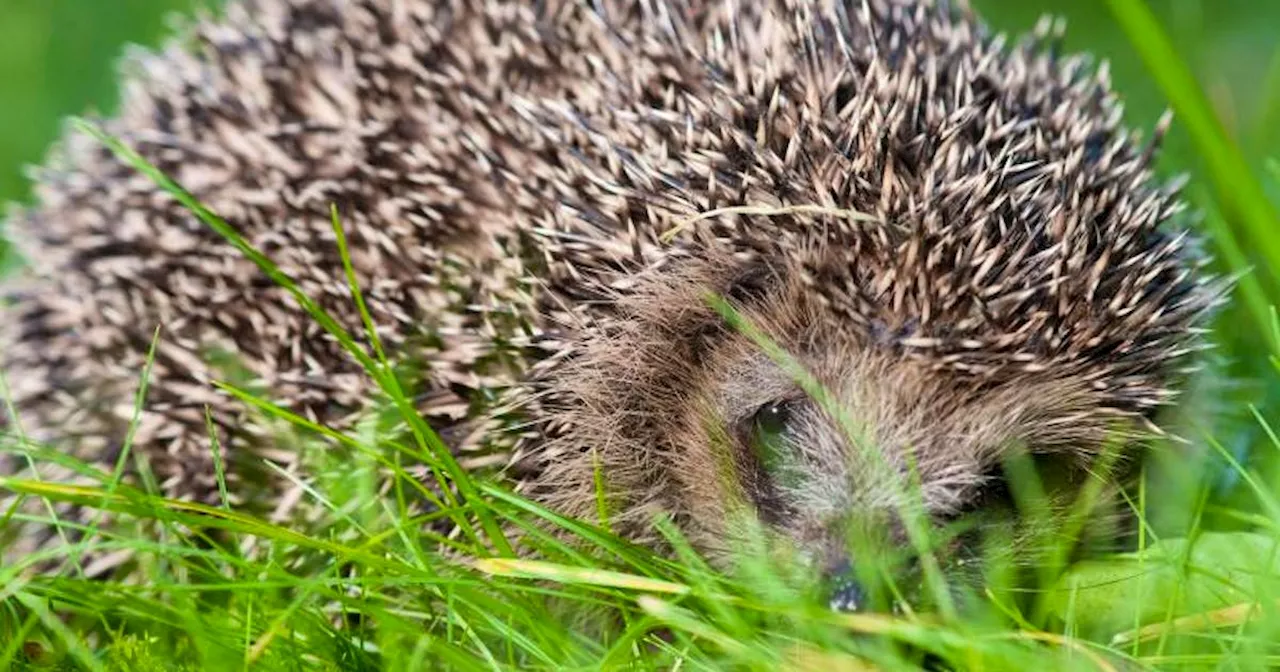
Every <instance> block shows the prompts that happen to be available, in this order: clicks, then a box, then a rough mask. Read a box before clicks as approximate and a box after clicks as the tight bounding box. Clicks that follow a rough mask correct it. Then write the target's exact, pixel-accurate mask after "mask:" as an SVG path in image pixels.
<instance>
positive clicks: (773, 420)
mask: <svg viewBox="0 0 1280 672" xmlns="http://www.w3.org/2000/svg"><path fill="white" fill-rule="evenodd" d="M790 422H791V404H790V403H788V402H777V403H772V404H767V405H765V406H761V407H760V410H758V411H756V414H755V417H753V418H752V419H751V424H752V428H753V429H754V430H755V433H756V435H757V436H760V435H768V436H772V435H777V434H785V433H786V432H787V429H788V425H789V423H790Z"/></svg>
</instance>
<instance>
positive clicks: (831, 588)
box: [827, 560, 867, 613]
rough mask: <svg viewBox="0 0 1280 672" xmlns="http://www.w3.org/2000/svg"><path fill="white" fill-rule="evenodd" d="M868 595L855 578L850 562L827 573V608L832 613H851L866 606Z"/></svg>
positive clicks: (839, 565)
mask: <svg viewBox="0 0 1280 672" xmlns="http://www.w3.org/2000/svg"><path fill="white" fill-rule="evenodd" d="M866 599H867V598H866V594H865V593H864V592H863V590H862V586H861V585H859V584H858V580H857V578H856V577H855V576H854V573H853V567H852V566H850V564H849V562H848V561H847V560H846V561H842V562H840V563H838V564H836V565H835V566H834V567H832V568H831V569H829V570H828V571H827V606H829V607H831V610H832V611H836V612H840V613H849V612H854V611H858V610H860V609H862V608H864V607H865V606H866Z"/></svg>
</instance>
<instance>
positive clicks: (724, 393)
mask: <svg viewBox="0 0 1280 672" xmlns="http://www.w3.org/2000/svg"><path fill="white" fill-rule="evenodd" d="M689 265H690V266H692V267H694V269H696V270H692V269H691V270H688V271H685V272H683V273H680V274H678V276H677V277H678V278H679V279H678V281H675V282H673V278H671V277H668V276H665V275H664V276H663V277H662V278H661V280H660V281H655V282H653V285H654V286H653V287H652V288H645V287H644V286H642V288H641V289H639V290H638V291H636V292H635V294H634V295H633V296H630V297H628V298H627V299H626V300H623V301H621V302H620V306H619V310H620V313H621V316H620V317H619V319H618V328H617V329H616V330H615V331H613V332H611V333H609V334H608V335H607V336H601V337H600V338H599V339H597V340H594V341H592V342H589V343H588V344H587V345H586V346H585V351H584V352H583V353H582V354H581V355H580V356H579V360H578V361H575V362H574V363H573V364H571V365H567V366H565V367H564V368H563V369H562V370H561V371H559V377H558V379H557V380H556V382H555V383H554V388H555V389H556V390H557V391H558V392H559V394H560V395H562V398H561V403H564V404H566V405H567V406H569V407H571V408H572V409H573V410H571V411H568V412H565V413H562V414H560V415H558V416H557V417H558V419H559V420H560V421H561V422H562V423H563V424H561V425H559V428H560V432H561V435H560V436H559V437H558V438H557V439H556V440H555V441H554V442H552V443H551V444H550V446H551V447H549V449H548V451H547V452H546V453H545V454H544V456H543V458H542V459H544V460H545V462H544V463H543V464H544V465H545V469H546V471H545V473H544V474H543V476H542V478H541V479H540V480H539V481H538V482H537V487H538V488H539V489H538V490H537V491H536V492H538V493H540V494H541V496H543V497H545V498H547V500H548V501H550V502H552V503H553V504H554V505H556V506H557V507H559V508H561V509H564V510H568V511H572V512H573V513H575V514H576V515H578V516H580V517H583V518H587V519H591V518H592V517H594V514H595V506H596V488H597V482H596V465H597V464H599V465H600V467H601V472H602V473H603V474H604V476H605V488H606V492H607V493H608V495H609V498H610V502H611V507H612V512H613V515H614V519H613V520H612V524H613V525H614V526H615V528H616V527H618V526H619V525H621V526H622V527H621V529H622V530H624V531H625V533H626V534H628V535H629V536H632V537H633V538H638V539H650V540H656V539H655V537H654V533H653V532H652V528H650V527H649V526H650V524H651V521H652V519H653V517H654V516H656V515H659V514H662V515H669V516H671V517H673V518H674V519H675V520H677V521H679V522H680V523H681V527H682V532H684V533H685V534H686V535H688V536H689V538H690V540H691V541H692V542H693V543H694V544H695V545H696V546H697V547H698V548H700V549H701V550H703V551H705V552H708V553H710V554H711V555H712V556H713V557H717V558H720V559H722V560H724V559H726V558H728V557H729V555H730V554H731V552H732V551H733V550H734V549H735V547H737V546H739V545H740V544H743V543H745V542H747V541H748V539H747V538H746V536H745V535H747V534H749V532H750V530H751V527H752V526H751V524H750V523H751V522H753V521H755V520H757V519H758V520H761V521H763V522H764V523H765V524H766V527H767V528H768V529H769V530H770V531H772V532H774V533H776V534H777V535H779V536H780V537H781V539H782V540H784V541H785V543H787V544H788V545H790V546H792V547H793V548H794V549H795V550H798V551H799V552H800V553H801V555H802V556H803V557H808V558H810V559H813V560H814V561H818V562H823V563H830V561H831V558H834V557H836V556H839V555H840V554H843V553H845V552H846V548H847V545H848V542H849V540H848V539H845V538H844V535H845V533H846V531H847V530H848V529H851V528H853V529H865V528H867V527H868V525H867V524H862V525H858V524H854V523H855V519H863V520H865V521H874V523H876V524H880V525H885V526H887V527H888V529H890V530H893V529H896V530H898V531H897V532H892V533H891V534H892V535H893V536H897V537H899V538H900V537H901V531H900V521H899V520H898V517H899V515H900V512H901V510H902V507H905V506H910V505H911V501H910V499H909V498H911V497H912V496H913V495H912V490H911V489H910V488H912V487H913V486H912V485H910V484H911V483H916V484H917V485H915V486H914V487H918V488H919V490H918V492H919V495H918V496H919V497H920V498H921V499H922V501H923V504H924V507H925V511H926V513H927V514H928V516H929V517H930V518H932V519H934V520H935V521H937V522H943V521H947V520H950V519H953V518H954V517H956V516H957V515H959V514H961V513H964V512H966V511H967V510H969V509H970V507H971V506H974V505H976V504H977V503H978V501H979V499H980V495H981V491H982V489H983V487H984V486H985V485H988V484H989V483H988V481H990V480H992V479H998V478H1000V477H1001V476H1000V474H999V469H1000V466H1001V461H1002V460H1003V459H1006V458H1008V457H1010V454H1011V453H1012V452H1013V451H1026V452H1028V453H1037V454H1042V455H1043V454H1057V455H1061V456H1062V460H1061V465H1063V467H1064V468H1069V467H1070V466H1071V465H1073V464H1076V465H1077V466H1084V465H1085V464H1087V461H1088V459H1089V458H1091V457H1095V455H1093V454H1092V453H1093V452H1094V451H1095V450H1096V449H1097V448H1098V446H1099V445H1100V444H1101V443H1102V441H1103V439H1104V437H1105V436H1106V435H1107V432H1108V431H1112V432H1114V431H1117V430H1122V429H1123V428H1124V427H1125V426H1129V427H1130V430H1131V431H1132V430H1134V429H1136V426H1135V421H1134V420H1133V419H1132V418H1125V416H1124V414H1123V413H1120V412H1116V411H1109V410H1108V409H1107V408H1106V406H1105V404H1104V403H1103V400H1102V399H1101V398H1100V396H1099V395H1098V394H1097V393H1096V392H1093V391H1091V390H1090V389H1089V386H1088V384H1087V381H1085V380H1083V379H1080V378H1073V377H1070V376H1068V377H1063V378H1060V379H1055V378H1053V377H1051V376H1045V375H1038V374H1027V375H1023V376H1020V377H1017V378H1013V379H1010V380H1005V381H1000V382H997V383H987V382H984V381H981V380H978V379H974V378H973V377H971V376H964V375H961V374H957V373H956V372H948V371H937V370H933V369H931V367H930V366H929V365H928V363H927V362H922V361H919V360H917V359H913V358H911V357H909V356H906V355H905V354H904V353H902V352H901V351H900V350H896V349H895V348H893V347H892V346H891V345H889V344H887V343H884V342H876V341H875V340H874V339H872V338H868V337H867V336H866V335H864V334H861V333H859V332H858V331H857V330H855V329H850V328H848V327H847V326H846V325H845V324H843V323H842V321H841V320H840V318H839V317H838V316H837V315H835V314H833V313H832V311H831V310H830V309H829V308H828V307H826V306H824V305H822V303H821V302H819V301H815V300H814V298H813V296H812V293H811V292H809V291H807V288H806V287H805V286H804V285H803V284H802V283H799V282H796V281H794V279H793V278H794V269H791V270H783V271H780V272H779V271H768V272H764V273H758V274H754V275H755V277H754V278H753V280H752V286H751V287H750V290H751V291H754V292H756V295H755V296H752V297H749V298H747V299H745V300H742V301H739V302H737V303H738V306H737V307H738V308H739V309H740V310H741V314H742V317H744V318H745V319H746V320H747V321H748V322H749V323H751V324H752V325H754V326H756V327H757V328H759V329H760V331H761V332H762V333H763V334H764V335H765V336H766V337H767V338H768V339H769V340H770V341H772V342H773V343H775V344H777V345H778V346H780V347H781V348H782V349H783V350H784V351H786V352H787V353H788V354H789V355H790V356H792V357H794V358H795V362H796V363H798V364H800V365H801V366H802V367H803V368H804V369H805V370H806V371H808V372H809V373H811V374H812V375H813V376H814V377H815V378H816V380H817V382H818V383H820V384H821V385H822V386H823V388H825V391H826V392H827V393H828V394H830V395H831V396H830V398H828V399H826V400H822V399H815V398H814V397H812V396H811V395H809V394H808V393H807V392H806V391H805V389H804V386H803V384H802V383H801V382H799V381H797V379H796V377H795V376H794V375H793V374H792V373H791V372H789V370H788V369H787V368H786V363H785V362H779V361H775V360H774V359H771V358H770V356H769V355H768V354H766V353H765V352H764V351H763V350H762V348H761V346H760V345H759V344H758V343H757V342H755V341H753V340H751V339H750V338H748V337H747V336H746V335H744V334H742V333H739V332H737V331H734V330H733V329H731V328H730V327H729V326H728V325H727V324H725V322H724V320H723V319H722V317H721V316H720V315H719V314H718V313H717V312H716V311H715V310H714V309H713V308H712V306H711V303H710V301H709V298H710V296H711V295H712V293H713V292H726V293H730V294H731V293H733V292H734V291H735V286H734V280H733V276H734V273H733V271H732V270H730V268H731V265H730V264H727V263H726V264H724V265H721V263H717V262H709V261H705V260H704V261H699V262H692V263H690V264H689ZM760 276H767V279H765V280H763V281H762V280H761V278H760ZM884 329H885V330H888V329H889V327H887V326H886V327H884ZM676 344H680V345H679V346H676ZM673 346H676V347H673ZM776 403H788V404H790V405H791V406H792V408H793V412H792V420H791V422H790V424H791V425H793V429H792V430H791V434H792V435H791V436H789V437H788V438H787V441H786V443H787V445H786V446H785V447H784V452H785V455H783V456H782V462H783V464H781V465H778V466H775V467H774V468H773V469H772V470H767V469H765V468H764V467H763V466H762V465H761V464H760V460H759V458H758V457H757V456H756V455H754V454H753V449H752V447H751V446H750V445H749V444H750V440H749V437H748V436H747V434H748V433H749V431H750V424H751V421H752V418H753V416H754V415H755V414H757V413H758V412H759V411H760V410H761V409H762V408H765V407H767V406H769V405H771V404H776ZM833 413H835V414H843V416H844V417H843V418H840V417H833ZM842 422H843V424H842ZM850 424H851V425H852V426H851V427H849V426H847V425H850Z"/></svg>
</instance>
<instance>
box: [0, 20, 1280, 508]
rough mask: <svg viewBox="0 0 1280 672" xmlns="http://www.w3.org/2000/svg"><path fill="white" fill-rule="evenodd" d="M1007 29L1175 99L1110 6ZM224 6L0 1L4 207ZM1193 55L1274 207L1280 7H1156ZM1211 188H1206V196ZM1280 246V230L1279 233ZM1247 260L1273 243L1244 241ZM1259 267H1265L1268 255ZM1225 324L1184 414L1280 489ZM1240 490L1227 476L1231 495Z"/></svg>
mask: <svg viewBox="0 0 1280 672" xmlns="http://www.w3.org/2000/svg"><path fill="white" fill-rule="evenodd" d="M972 1H973V4H974V5H975V6H976V8H977V9H978V10H979V11H980V12H981V13H982V14H983V15H984V16H985V17H986V19H987V21H988V22H989V23H990V24H992V25H993V26H994V27H995V28H996V29H998V30H1001V31H1005V32H1010V33H1017V32H1021V31H1025V30H1028V29H1029V28H1031V27H1032V26H1033V25H1034V24H1035V22H1036V20H1037V18H1039V17H1040V16H1041V15H1043V14H1044V13H1052V14H1056V15H1059V16H1062V17H1064V18H1066V19H1067V22H1068V31H1067V47H1068V49H1069V50H1073V51H1089V52H1092V53H1094V54H1095V55H1096V56H1097V57H1098V58H1101V59H1106V60H1108V61H1109V62H1110V63H1111V71H1112V75H1113V80H1114V82H1115V86H1116V88H1117V90H1118V91H1119V92H1121V94H1122V96H1123V97H1124V99H1125V101H1126V103H1127V108H1126V109H1127V113H1128V116H1129V121H1130V122H1131V123H1132V124H1134V125H1136V126H1139V127H1142V128H1144V129H1145V128H1149V127H1150V126H1151V124H1152V123H1153V122H1154V121H1155V119H1156V118H1157V117H1158V116H1159V115H1160V113H1161V112H1162V111H1163V110H1164V109H1165V107H1166V105H1167V103H1166V98H1165V96H1164V94H1163V93H1162V92H1161V90H1160V88H1159V87H1158V86H1157V84H1156V83H1155V82H1154V81H1153V80H1152V78H1151V77H1150V75H1149V74H1148V70H1147V68H1146V65H1144V63H1143V62H1142V61H1141V60H1140V59H1139V57H1138V54H1137V53H1136V51H1135V50H1134V47H1133V45H1132V44H1131V43H1130V41H1129V39H1128V37H1126V35H1125V34H1124V32H1123V31H1122V30H1121V28H1120V26H1119V25H1118V24H1117V22H1116V20H1115V18H1114V16H1113V15H1112V12H1111V10H1110V7H1109V4H1108V0H972ZM213 2H216V0H0V206H2V205H3V204H7V203H10V202H21V201H22V200H25V199H27V198H28V197H29V185H28V184H27V182H26V180H25V179H24V177H23V169H24V166H27V165H30V164H33V163H38V162H39V161H40V160H41V158H42V156H43V155H44V152H45V151H46V150H47V148H48V146H49V144H50V143H51V142H52V141H53V140H54V138H55V137H56V135H57V133H58V132H59V129H60V127H61V124H62V120H63V119H64V118H65V117H66V116H67V115H72V114H80V113H84V112H87V111H109V110H110V109H111V107H112V106H113V104H114V101H115V95H116V90H115V86H114V85H115V81H114V76H113V73H114V70H115V67H116V62H117V59H118V58H119V56H120V55H121V54H122V52H123V49H124V48H125V45H126V44H130V43H140V44H155V43H157V42H158V41H159V40H160V39H161V37H162V36H163V35H164V34H165V32H166V28H167V27H168V26H169V25H170V23H169V18H170V17H171V16H172V15H173V13H174V12H175V11H178V12H190V11H191V10H192V9H193V8H194V7H195V6H196V5H197V4H200V5H204V6H208V5H209V4H210V3H213ZM1149 6H1150V7H1151V8H1152V10H1153V11H1154V12H1155V13H1156V15H1157V17H1158V18H1159V20H1160V21H1161V23H1163V25H1164V28H1165V30H1166V31H1168V33H1169V35H1170V37H1171V38H1172V40H1173V42H1174V44H1175V45H1176V47H1177V49H1178V50H1179V52H1180V54H1181V56H1182V58H1183V59H1185V60H1186V62H1187V63H1188V65H1189V66H1190V68H1191V69H1192V71H1193V72H1194V74H1195V76H1196V77H1197V78H1198V79H1199V81H1200V84H1201V86H1202V87H1203V88H1204V90H1205V92H1206V93H1207V95H1208V97H1209V99H1210V101H1211V104H1212V106H1213V108H1214V109H1215V111H1216V113H1217V114H1218V116H1219V118H1220V119H1221V121H1222V124H1223V126H1224V127H1225V128H1226V130H1227V132H1228V134H1229V135H1231V136H1232V137H1233V138H1234V139H1235V140H1236V141H1237V142H1238V144H1239V145H1240V147H1241V149H1242V151H1243V154H1244V156H1245V158H1246V160H1247V161H1248V162H1249V164H1250V165H1251V166H1252V167H1253V168H1254V169H1255V172H1256V174H1257V175H1259V177H1260V179H1261V180H1262V182H1263V184H1264V187H1265V188H1266V189H1268V190H1270V192H1271V195H1272V198H1273V202H1274V201H1275V196H1276V184H1277V182H1280V170H1276V169H1275V165H1274V164H1273V163H1270V164H1269V161H1270V160H1271V159H1272V157H1280V0H1217V1H1215V0H1149ZM1193 150H1194V148H1193V146H1192V143H1191V141H1190V139H1189V137H1188V135H1187V132H1186V128H1185V127H1184V126H1183V125H1181V124H1179V123H1177V121H1175V125H1174V128H1173V131H1172V133H1171V135H1170V137H1169V139H1168V141H1167V143H1166V149H1165V151H1164V153H1163V154H1162V163H1161V167H1162V169H1163V170H1165V171H1166V172H1174V171H1176V172H1189V173H1190V174H1191V175H1192V177H1193V183H1192V189H1191V191H1190V192H1189V195H1191V196H1192V199H1193V201H1194V202H1195V203H1196V205H1197V206H1202V205H1206V204H1207V205H1210V206H1212V204H1213V199H1212V198H1210V197H1209V194H1210V190H1209V189H1207V188H1204V189H1201V187H1203V186H1204V185H1206V184H1207V179H1206V175H1207V170H1205V167H1204V165H1203V163H1202V162H1201V161H1200V159H1199V158H1198V157H1197V155H1196V154H1195V152H1194V151H1193ZM1197 189H1200V190H1199V191H1197ZM1275 238H1276V239H1277V240H1276V241H1268V242H1280V222H1278V223H1277V230H1276V232H1275ZM1242 240H1243V244H1242V246H1243V247H1244V248H1245V252H1246V254H1248V253H1249V252H1252V251H1254V250H1255V249H1257V248H1258V246H1259V241H1258V239H1257V238H1256V237H1255V238H1254V239H1253V240H1248V239H1242ZM1255 261H1256V260H1255ZM1256 270H1257V272H1258V273H1259V274H1260V275H1261V276H1269V277H1270V278H1271V279H1270V280H1268V281H1267V282H1269V283H1271V284H1269V285H1268V287H1269V289H1268V292H1267V299H1268V301H1269V302H1272V303H1274V302H1277V301H1276V299H1275V298H1274V297H1277V296H1280V290H1277V289H1276V288H1280V281H1278V280H1277V279H1276V272H1277V271H1280V269H1268V268H1265V267H1259V268H1257V269H1256ZM1240 303H1242V302H1241V301H1238V300H1237V301H1235V302H1233V304H1232V306H1231V307H1230V308H1229V309H1228V310H1227V311H1226V312H1225V314H1224V315H1223V316H1222V317H1221V318H1220V319H1219V321H1218V325H1217V327H1218V329H1217V336H1216V338H1217V340H1218V341H1220V342H1221V344H1222V347H1221V348H1220V349H1219V351H1218V355H1217V358H1218V359H1219V360H1220V363H1219V364H1218V365H1217V366H1215V367H1213V369H1212V371H1213V374H1212V375H1210V376H1208V377H1202V379H1201V381H1200V382H1199V383H1198V387H1196V388H1193V391H1192V394H1191V395H1190V398H1191V401H1190V403H1187V404H1184V405H1183V406H1182V407H1181V408H1180V409H1179V410H1178V411H1177V412H1178V413H1180V414H1181V415H1182V416H1183V417H1182V419H1183V420H1184V421H1185V422H1184V424H1185V425H1187V426H1190V427H1192V434H1193V436H1191V437H1189V438H1191V439H1192V440H1193V441H1196V442H1202V441H1203V440H1204V439H1203V438H1201V437H1203V436H1204V435H1206V434H1208V433H1211V434H1212V435H1213V436H1214V437H1216V439H1217V440H1218V441H1220V442H1221V444H1222V445H1223V446H1224V447H1225V448H1226V450H1228V451H1230V452H1231V453H1234V454H1236V455H1237V456H1240V457H1249V458H1254V459H1252V463H1253V464H1255V465H1259V466H1260V468H1261V469H1262V470H1263V471H1264V472H1266V476H1267V478H1268V479H1269V480H1271V482H1272V483H1278V484H1280V459H1259V458H1261V457H1263V456H1272V457H1274V456H1275V455H1280V451H1277V450H1276V446H1275V445H1273V444H1272V443H1271V442H1270V441H1269V440H1268V437H1267V435H1266V432H1265V430H1264V429H1263V428H1262V427H1261V426H1260V424H1259V423H1258V422H1256V420H1255V419H1254V417H1253V416H1252V411H1251V405H1254V404H1256V405H1257V406H1258V407H1260V408H1261V410H1262V414H1263V415H1264V416H1266V417H1272V416H1274V415H1275V413H1274V411H1275V410H1277V409H1280V376H1278V375H1276V371H1275V370H1274V368H1273V367H1272V365H1271V363H1270V362H1269V360H1268V358H1267V355H1266V352H1265V351H1264V350H1263V348H1264V347H1265V346H1266V335H1265V330H1262V329H1259V328H1258V319H1257V315H1258V313H1257V312H1256V311H1255V312H1254V313H1253V315H1252V317H1251V316H1250V315H1249V314H1248V313H1247V311H1246V310H1245V309H1244V308H1242V307H1241V306H1240V305H1239V304H1240ZM1232 484H1233V481H1232V479H1231V478H1230V477H1229V475H1228V476H1224V479H1223V483H1222V485H1223V487H1224V488H1225V487H1227V486H1230V485H1232Z"/></svg>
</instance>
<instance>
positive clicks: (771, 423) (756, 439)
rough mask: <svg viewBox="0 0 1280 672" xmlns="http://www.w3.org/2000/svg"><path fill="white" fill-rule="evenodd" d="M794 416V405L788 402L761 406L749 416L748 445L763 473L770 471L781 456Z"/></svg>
mask: <svg viewBox="0 0 1280 672" xmlns="http://www.w3.org/2000/svg"><path fill="white" fill-rule="evenodd" d="M794 415H795V409H794V404H793V403H792V402H789V401H780V402H771V403H768V404H765V405H764V406H761V407H760V408H759V409H758V410H757V411H756V412H755V415H753V416H751V428H750V444H751V449H752V450H753V451H754V452H755V454H756V457H757V458H759V459H760V463H761V464H762V465H763V466H764V468H765V471H772V470H773V467H775V466H776V465H777V464H778V461H779V459H780V458H781V456H782V451H783V450H784V449H785V447H786V444H787V439H788V435H789V434H790V433H791V423H792V419H793V416H794Z"/></svg>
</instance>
